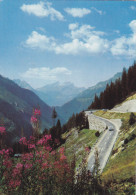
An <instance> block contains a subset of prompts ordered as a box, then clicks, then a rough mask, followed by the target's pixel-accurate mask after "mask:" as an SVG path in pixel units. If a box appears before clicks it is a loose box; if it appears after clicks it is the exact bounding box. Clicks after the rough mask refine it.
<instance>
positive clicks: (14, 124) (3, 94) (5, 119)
mask: <svg viewBox="0 0 136 195" xmlns="http://www.w3.org/2000/svg"><path fill="white" fill-rule="evenodd" d="M36 107H40V109H41V114H42V117H41V128H43V129H44V128H45V127H46V128H49V127H51V125H52V118H51V114H52V108H50V107H49V106H48V105H47V104H45V103H44V102H43V101H42V100H41V99H40V98H39V97H38V96H37V95H35V94H34V93H33V92H31V91H30V90H27V89H23V88H21V87H19V86H18V85H17V84H15V83H14V82H13V81H11V80H9V79H7V78H4V77H2V76H0V123H1V124H4V126H5V127H6V131H7V132H8V134H7V136H6V139H7V140H9V142H10V143H12V142H14V141H15V140H16V139H18V137H19V136H20V135H21V131H23V134H24V135H25V136H26V137H27V136H29V135H31V133H32V132H31V130H32V126H31V123H30V118H31V115H32V112H33V108H36ZM9 142H7V143H9Z"/></svg>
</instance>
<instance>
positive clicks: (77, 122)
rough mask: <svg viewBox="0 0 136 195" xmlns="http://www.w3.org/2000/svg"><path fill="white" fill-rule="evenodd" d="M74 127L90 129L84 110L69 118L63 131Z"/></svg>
mask: <svg viewBox="0 0 136 195" xmlns="http://www.w3.org/2000/svg"><path fill="white" fill-rule="evenodd" d="M74 127H76V128H78V129H79V130H81V129H89V122H88V117H87V116H86V115H85V112H84V111H82V112H80V113H79V114H78V113H77V114H76V115H75V114H73V115H72V116H71V117H70V118H69V120H68V122H67V123H66V124H64V125H63V127H62V129H63V133H64V132H66V131H69V130H70V129H72V128H74Z"/></svg>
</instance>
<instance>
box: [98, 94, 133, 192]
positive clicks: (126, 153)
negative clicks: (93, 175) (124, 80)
mask: <svg viewBox="0 0 136 195" xmlns="http://www.w3.org/2000/svg"><path fill="white" fill-rule="evenodd" d="M131 99H136V94H134V95H133V96H130V97H128V98H127V99H126V100H125V101H128V100H131ZM130 114H131V113H118V112H110V111H102V110H101V111H97V112H95V115H97V116H100V117H103V118H107V119H121V121H122V126H121V128H120V132H119V135H118V138H117V141H116V143H115V145H114V148H113V151H112V154H111V155H110V158H109V161H108V163H107V165H106V167H105V168H104V170H103V173H102V175H101V179H102V181H103V182H104V183H108V184H109V183H110V184H109V188H110V189H112V190H113V191H114V194H119V195H125V194H134V177H135V148H136V138H134V139H131V138H132V135H134V134H135V135H136V123H135V124H134V125H132V126H130V125H129V118H130ZM134 114H135V115H136V113H134ZM125 139H128V143H126V144H124V140H125Z"/></svg>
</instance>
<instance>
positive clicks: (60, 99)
mask: <svg viewBox="0 0 136 195" xmlns="http://www.w3.org/2000/svg"><path fill="white" fill-rule="evenodd" d="M84 89H85V88H79V87H76V86H74V84H73V83H70V82H65V83H63V84H60V83H59V82H56V83H53V84H49V85H46V86H44V87H42V88H39V89H37V94H38V95H39V97H40V98H41V99H42V100H43V101H45V102H47V103H48V104H49V105H50V106H61V105H63V104H64V103H66V102H68V101H70V100H72V99H73V98H74V97H76V96H77V95H78V94H79V93H81V92H82V91H83V90H84Z"/></svg>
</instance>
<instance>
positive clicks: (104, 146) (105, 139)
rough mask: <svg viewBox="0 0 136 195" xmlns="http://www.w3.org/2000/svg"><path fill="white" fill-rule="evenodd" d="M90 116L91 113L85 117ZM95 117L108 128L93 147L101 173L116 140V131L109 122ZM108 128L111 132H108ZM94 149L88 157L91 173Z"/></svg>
mask: <svg viewBox="0 0 136 195" xmlns="http://www.w3.org/2000/svg"><path fill="white" fill-rule="evenodd" d="M90 114H92V113H91V112H88V113H87V115H90ZM93 116H95V115H93ZM95 117H96V118H98V119H99V120H102V121H103V122H105V123H106V126H107V127H108V129H107V130H105V131H104V132H103V134H102V136H101V137H100V139H99V141H98V142H97V144H96V145H95V148H97V149H98V153H99V163H100V171H101V172H102V170H103V169H104V167H105V165H106V163H107V161H108V158H109V156H110V153H111V151H112V149H113V146H114V144H115V141H116V139H117V136H118V130H117V129H116V127H115V125H114V124H113V123H112V122H110V121H109V120H107V119H104V118H101V117H97V116H95ZM109 127H110V128H111V129H113V130H111V131H110V130H109ZM95 148H93V149H92V151H91V152H90V154H89V157H88V170H90V171H91V172H92V171H93V168H94V162H95V155H94V153H95Z"/></svg>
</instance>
